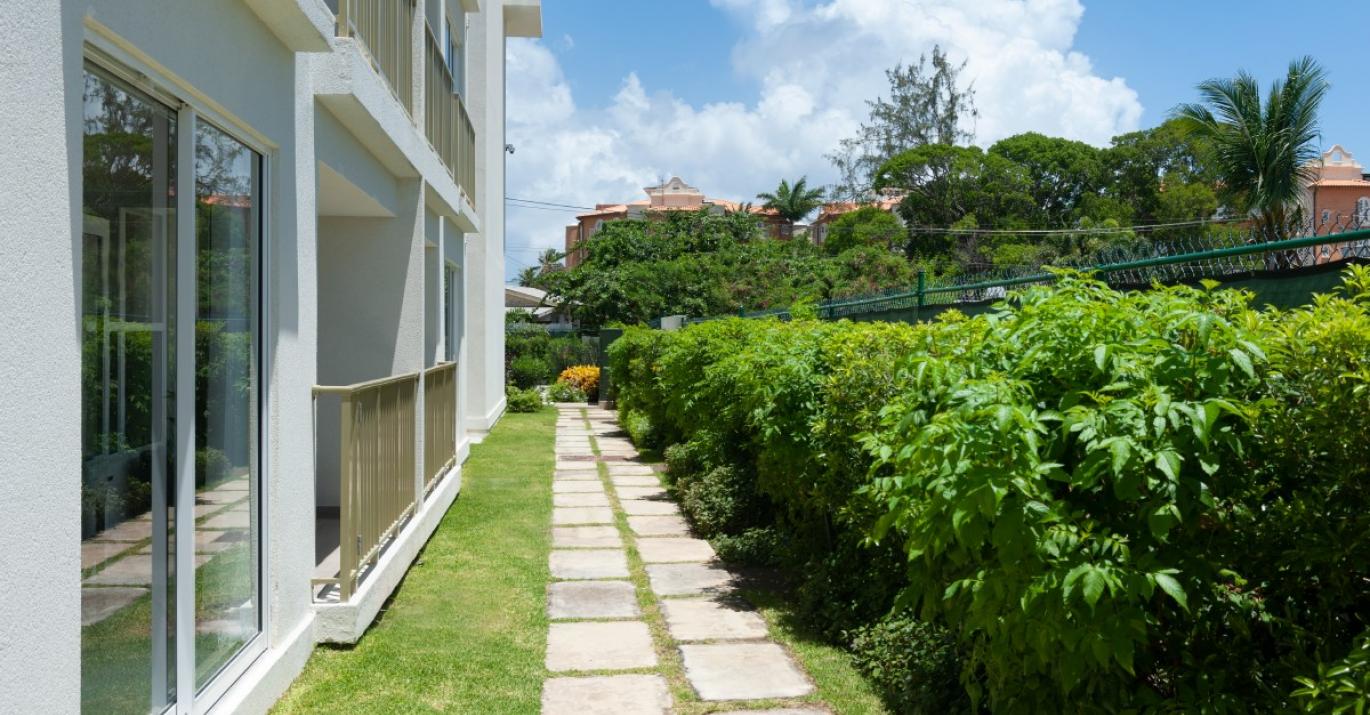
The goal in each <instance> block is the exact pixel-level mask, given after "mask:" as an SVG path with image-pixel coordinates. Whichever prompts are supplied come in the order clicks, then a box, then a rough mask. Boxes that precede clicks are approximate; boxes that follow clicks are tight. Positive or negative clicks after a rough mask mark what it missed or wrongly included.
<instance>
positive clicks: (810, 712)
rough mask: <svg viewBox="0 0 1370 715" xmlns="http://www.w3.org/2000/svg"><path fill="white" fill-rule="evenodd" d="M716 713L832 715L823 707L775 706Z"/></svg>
mask: <svg viewBox="0 0 1370 715" xmlns="http://www.w3.org/2000/svg"><path fill="white" fill-rule="evenodd" d="M714 715H832V714H830V712H829V711H826V710H822V708H774V710H730V711H727V712H715V714H714Z"/></svg>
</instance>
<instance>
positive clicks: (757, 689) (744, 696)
mask: <svg viewBox="0 0 1370 715" xmlns="http://www.w3.org/2000/svg"><path fill="white" fill-rule="evenodd" d="M680 656H681V659H682V660H684V662H685V678H686V679H687V680H689V681H690V685H692V686H694V689H695V692H696V693H699V697H700V699H702V700H760V699H762V698H797V697H799V696H801V695H808V694H809V693H811V692H813V684H811V683H810V682H809V680H808V678H806V677H804V673H803V672H802V671H800V670H799V668H798V667H797V666H795V664H794V662H793V661H792V660H790V656H789V654H787V653H786V652H785V650H784V649H783V648H781V647H780V646H778V645H776V644H774V643H719V644H696V645H682V646H680Z"/></svg>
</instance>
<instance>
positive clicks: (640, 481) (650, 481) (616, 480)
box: [609, 467, 661, 488]
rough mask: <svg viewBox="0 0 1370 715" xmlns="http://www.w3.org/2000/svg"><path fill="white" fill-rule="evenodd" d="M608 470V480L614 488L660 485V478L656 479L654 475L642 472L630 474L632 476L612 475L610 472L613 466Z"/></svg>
mask: <svg viewBox="0 0 1370 715" xmlns="http://www.w3.org/2000/svg"><path fill="white" fill-rule="evenodd" d="M609 471H610V472H611V473H610V475H609V481H611V482H613V484H614V487H615V488H618V487H660V486H661V480H660V479H658V478H656V477H655V476H647V475H645V474H642V475H632V476H626V477H625V476H614V475H613V474H612V472H613V468H612V467H611V468H610V470H609Z"/></svg>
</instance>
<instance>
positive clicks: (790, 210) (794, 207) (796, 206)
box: [756, 177, 823, 223]
mask: <svg viewBox="0 0 1370 715" xmlns="http://www.w3.org/2000/svg"><path fill="white" fill-rule="evenodd" d="M808 181H809V179H808V177H801V178H800V179H799V181H796V182H794V186H793V187H791V186H790V182H788V181H786V180H784V179H781V180H780V186H778V187H776V189H775V192H774V193H763V194H757V195H756V198H758V199H761V200H762V201H764V202H765V203H763V204H762V205H761V206H762V208H766V209H770V210H772V211H774V212H775V213H776V215H778V216H780V217H781V218H783V219H785V220H786V221H790V222H791V223H793V222H796V221H802V220H803V219H804V217H805V216H808V215H809V214H811V213H813V210H814V209H816V208H818V207H819V206H822V205H823V190H822V189H810V188H809V187H808Z"/></svg>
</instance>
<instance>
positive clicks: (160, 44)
mask: <svg viewBox="0 0 1370 715" xmlns="http://www.w3.org/2000/svg"><path fill="white" fill-rule="evenodd" d="M424 2H425V0H421V2H420V8H421V13H420V16H419V17H420V18H422V16H423V12H422V9H423V7H424ZM426 2H437V0H426ZM518 4H519V5H520V6H521V7H524V8H527V7H530V6H533V5H535V3H530V0H521V1H520V2H519V3H518ZM481 9H482V12H481V13H480V14H477V15H475V16H473V17H472V18H471V28H472V31H471V43H470V47H468V50H467V59H468V61H467V64H466V66H467V69H468V82H467V86H468V90H469V91H468V92H467V97H468V109H469V111H470V114H471V116H472V119H473V121H474V122H475V124H476V129H477V132H478V136H477V147H478V152H477V182H478V196H479V206H478V209H479V211H478V212H476V213H474V214H473V213H472V211H471V207H470V206H469V205H466V204H465V202H464V201H462V200H461V199H460V192H459V191H458V190H457V188H456V186H455V184H454V183H453V182H452V181H451V179H450V177H448V176H447V175H446V173H445V170H444V169H443V168H442V166H441V163H440V161H439V160H438V159H437V157H436V154H434V153H433V152H432V151H431V149H429V148H428V147H427V145H426V142H425V141H424V140H423V137H422V133H421V126H422V122H421V121H419V122H418V123H417V125H418V126H416V123H415V122H414V120H413V118H411V117H410V116H408V115H405V114H404V113H403V111H402V110H399V109H398V104H397V103H395V102H394V100H393V98H392V97H389V96H388V95H386V94H383V93H381V92H379V91H377V88H382V89H383V88H384V86H383V84H380V82H379V80H378V78H376V77H375V76H374V75H367V74H366V73H365V72H359V71H358V68H362V69H366V67H365V65H364V63H362V62H359V61H358V56H357V55H356V49H355V48H354V47H351V46H350V43H349V42H339V41H337V40H335V39H331V35H332V30H333V28H332V22H333V19H332V17H331V16H330V15H329V13H328V12H327V10H326V8H325V7H324V5H323V3H322V2H320V1H319V0H221V1H219V2H208V1H207V0H195V1H193V2H187V1H186V0H26V1H25V2H5V3H0V27H3V28H5V32H6V45H5V48H4V49H3V50H0V131H3V132H4V135H5V136H8V137H11V138H12V140H11V141H7V142H4V143H3V148H0V162H2V163H0V165H3V166H7V167H11V168H12V169H13V168H15V167H22V171H15V170H11V171H7V172H0V235H3V236H6V237H8V238H7V240H5V241H0V265H4V266H6V267H7V277H6V279H5V280H4V281H0V324H2V325H4V326H5V327H6V331H7V333H8V334H9V335H10V336H11V339H8V340H0V399H3V400H4V402H5V404H8V405H11V406H22V408H21V409H13V408H12V409H9V410H5V411H0V451H2V452H3V453H4V454H5V455H6V467H5V468H4V469H3V471H2V472H0V574H3V588H0V591H3V598H0V712H16V713H18V712H52V713H62V712H76V711H78V710H79V707H80V691H81V687H80V685H81V679H80V678H81V672H80V657H81V652H80V642H81V641H80V639H81V595H80V580H79V574H80V557H79V554H80V545H81V525H80V513H81V505H80V490H79V485H80V477H79V475H80V473H81V428H80V425H81V400H80V394H81V385H80V374H81V340H80V323H79V319H80V300H79V298H80V296H79V295H78V293H79V290H80V288H79V285H80V280H79V276H80V260H81V251H82V248H81V246H82V244H81V227H82V186H81V175H82V171H81V166H82V164H81V152H82V146H83V140H82V129H83V127H82V118H83V111H82V107H83V97H82V71H83V66H84V57H85V52H86V44H87V43H88V42H98V43H100V44H101V45H102V46H106V47H108V48H111V49H113V50H114V51H115V54H116V55H118V59H121V60H124V59H126V60H127V61H128V62H129V63H130V64H131V65H133V66H134V69H136V70H138V71H141V72H144V73H145V74H147V75H148V77H149V79H150V81H151V82H152V83H153V84H155V85H156V86H157V87H159V88H160V89H162V90H165V91H167V92H169V93H172V94H175V95H177V96H180V97H183V98H184V99H185V101H187V102H189V103H190V104H191V105H192V106H193V107H195V108H196V109H197V110H198V111H200V112H202V113H203V115H204V116H207V117H213V118H215V119H216V120H217V121H216V123H219V124H221V126H222V128H224V129H226V130H227V131H228V132H229V133H230V134H232V135H234V136H237V137H238V138H240V139H244V140H249V143H252V144H254V145H256V146H258V147H261V148H263V149H264V150H265V162H264V178H265V194H264V210H265V214H264V215H265V227H264V228H265V230H264V232H263V241H264V244H263V252H262V260H263V262H264V264H263V269H264V275H263V285H264V288H265V291H266V299H267V300H266V302H265V303H264V304H263V306H262V318H263V334H262V339H263V343H264V350H265V352H266V357H265V361H264V364H263V366H262V373H261V377H262V380H263V387H264V390H263V397H264V401H263V405H264V414H263V418H262V419H263V421H262V435H261V439H262V448H263V454H264V457H265V459H264V461H265V465H264V469H263V472H262V490H261V495H262V504H263V506H262V518H263V522H262V525H261V526H262V536H263V543H262V559H263V564H264V565H263V568H264V573H263V581H262V584H261V589H262V591H261V598H262V605H263V609H264V625H265V632H264V634H263V637H262V638H263V642H264V644H265V650H264V651H263V652H261V654H260V655H259V656H258V657H257V658H256V660H255V661H253V662H252V663H251V664H250V665H249V667H248V668H247V669H246V670H245V671H241V672H239V673H235V674H234V675H235V677H237V680H236V681H234V682H233V683H231V685H230V687H229V688H228V689H227V691H226V692H225V693H224V695H223V697H222V698H221V699H220V700H218V701H217V705H216V704H214V703H197V704H195V706H194V709H195V710H196V711H202V710H205V709H207V708H209V707H210V706H211V705H215V707H216V710H215V711H222V712H261V711H264V710H266V709H267V708H269V707H270V705H271V703H273V702H274V701H275V699H276V698H277V697H279V695H280V693H282V692H283V691H284V689H285V688H286V687H288V685H289V683H290V682H291V681H292V680H293V679H294V677H295V676H296V675H297V674H298V672H299V671H300V669H301V668H302V667H303V666H304V663H305V660H306V659H307V658H308V655H309V653H310V650H311V649H312V646H313V643H314V641H315V640H316V639H319V638H329V639H341V640H346V639H347V638H346V635H347V633H346V632H345V631H346V629H341V630H338V631H336V632H330V633H323V632H321V631H326V630H327V627H321V626H318V625H317V624H318V623H319V620H320V615H319V614H320V613H323V614H324V615H325V616H326V618H324V620H326V621H328V622H329V623H335V622H336V623H343V622H344V621H346V620H347V618H352V619H353V621H354V622H353V624H352V627H353V628H364V626H365V623H366V622H369V620H370V618H371V617H373V616H374V613H375V608H377V607H378V606H379V604H380V603H381V602H383V600H384V598H385V596H386V595H387V594H388V592H389V589H391V588H393V587H394V585H395V584H397V583H398V580H399V577H400V576H401V575H402V574H403V572H404V569H405V568H407V566H408V563H409V561H410V560H411V559H412V557H413V554H414V553H416V552H417V549H418V548H419V547H420V546H421V545H422V543H423V541H424V540H426V539H427V537H428V535H429V534H430V533H431V531H432V529H433V528H436V525H437V523H438V521H439V519H440V517H441V513H442V512H443V511H445V509H446V507H447V505H448V504H450V503H451V500H452V499H453V498H454V497H455V495H456V492H457V490H458V489H459V488H460V475H459V474H457V475H451V476H450V477H449V478H448V480H447V482H446V484H445V485H444V486H442V487H440V488H439V489H438V490H437V491H435V492H434V495H433V497H432V498H431V504H430V505H426V506H425V509H424V510H422V511H421V513H420V515H419V516H418V517H416V518H415V520H414V523H413V524H412V525H411V527H410V528H407V529H406V530H405V536H404V537H402V538H403V539H404V540H405V541H404V543H402V544H400V547H399V548H396V549H395V550H394V557H393V558H392V559H391V560H390V561H388V562H386V563H383V564H382V566H381V567H380V568H378V571H379V572H380V573H379V574H378V575H377V577H376V578H375V579H374V580H373V581H372V584H373V586H372V587H371V588H370V589H369V591H372V592H374V593H369V594H368V595H367V596H366V597H367V598H368V599H370V600H369V601H368V603H367V604H362V605H361V606H360V607H359V608H358V609H357V610H356V612H355V613H344V612H341V611H340V610H339V609H337V608H334V609H332V610H331V611H329V610H327V609H325V610H324V611H321V610H320V608H319V607H318V606H316V605H315V604H313V603H312V600H311V596H310V587H309V578H310V576H311V574H312V572H313V569H314V560H315V554H314V548H313V547H314V531H313V524H314V514H315V507H316V499H315V484H314V465H315V456H316V455H315V451H314V449H313V439H312V435H311V434H310V432H309V427H308V426H309V425H310V424H311V422H312V418H313V409H312V399H311V394H310V389H311V387H312V386H313V385H315V384H322V383H332V384H343V383H346V382H351V381H354V380H359V379H366V378H370V377H379V376H383V375H384V374H394V373H396V372H405V371H411V370H417V369H420V368H422V367H425V366H426V365H428V364H430V363H431V361H432V359H435V358H440V357H441V356H442V355H443V346H442V345H441V339H440V338H439V339H438V340H437V343H436V344H435V343H434V341H433V340H432V339H431V337H430V336H431V333H432V330H433V328H434V326H436V329H437V330H438V334H439V336H440V335H441V330H442V315H441V313H439V314H438V315H433V314H432V311H433V308H434V304H435V302H436V304H437V306H438V307H443V301H442V299H441V296H442V284H441V280H442V275H443V274H442V268H443V266H444V265H445V264H446V263H454V264H457V265H458V266H460V271H459V274H460V276H461V277H460V279H459V281H460V282H459V286H460V287H461V288H463V289H464V290H463V294H462V295H461V296H460V297H459V298H458V300H457V304H458V308H459V310H461V311H462V314H461V316H459V317H458V319H457V320H456V321H455V322H456V324H457V326H458V329H459V333H458V335H457V339H458V340H459V344H458V346H457V355H458V361H459V368H458V373H459V374H458V385H459V392H458V430H459V434H458V450H459V461H460V458H464V455H465V453H466V450H467V449H468V445H469V440H468V439H467V436H466V429H467V425H470V426H471V427H472V428H476V429H488V428H489V427H490V426H491V424H492V423H493V421H494V420H495V419H497V418H498V416H499V414H500V413H501V412H502V410H503V404H504V396H503V337H504V331H503V308H502V306H503V297H502V285H503V275H504V266H503V223H504V219H503V200H504V186H503V184H504V174H503V159H504V153H503V146H504V132H503V120H504V114H503V112H504V106H503V86H504V77H503V67H504V62H503V51H504V42H503V37H504V17H503V3H502V1H501V0H485V1H484V2H482V3H481ZM436 14H437V16H438V17H439V18H441V17H442V15H443V13H442V11H441V9H439V11H438V12H437V13H436ZM421 22H422V20H421V19H420V20H419V23H420V26H421ZM421 42H422V36H421V35H418V36H416V42H415V54H416V55H417V57H416V60H417V61H416V63H415V83H416V87H417V88H418V89H419V90H421V88H422V68H423V67H424V64H423V62H422V58H423V54H422V48H423V46H422V44H421ZM330 46H331V47H330ZM367 71H369V70H367ZM419 95H420V97H419V98H416V101H415V102H414V105H415V112H414V116H415V117H419V118H420V119H421V117H422V99H421V91H420V92H419ZM320 97H323V98H325V99H326V101H328V102H331V103H333V104H331V105H330V106H334V105H336V106H338V107H341V108H342V111H344V112H348V113H350V114H349V115H348V116H349V118H350V119H351V123H350V124H349V123H348V122H345V121H343V122H340V121H339V119H338V118H337V117H336V116H334V114H333V113H332V111H331V110H325V109H323V105H322V104H321V101H323V100H321V99H320ZM387 102H388V103H389V104H387ZM359 128H360V129H359ZM358 147H361V149H360V150H359V149H358ZM320 162H325V163H328V167H329V170H330V171H332V172H336V173H339V174H342V175H345V176H346V177H347V179H348V180H349V181H351V182H352V183H353V184H354V185H355V186H357V187H359V188H360V189H362V190H363V192H364V193H365V194H366V195H367V196H369V197H370V198H371V199H373V200H374V203H375V205H376V206H380V207H381V208H382V210H383V211H384V212H386V213H388V214H390V215H389V216H386V217H384V218H367V219H361V218H356V217H339V216H328V217H322V218H321V217H320V215H319V213H320V207H319V205H318V204H319V195H318V191H319V190H318V182H319V176H318V174H319V171H320V168H319V164H320ZM492 162H493V163H492ZM430 217H431V218H430ZM373 221H381V222H385V223H386V228H385V229H384V230H383V231H380V232H379V234H380V235H377V232H374V231H369V230H368V229H369V228H371V227H372V226H371V224H370V222H373ZM433 226H436V228H437V229H438V230H437V232H436V234H434V232H433V231H432V227H433ZM481 228H484V229H485V232H484V233H483V234H478V233H473V232H471V231H472V229H481ZM426 244H429V245H430V246H431V247H430V248H427V249H426ZM425 250H428V251H431V252H433V253H432V254H431V255H432V256H433V257H435V258H436V262H435V263H436V265H434V264H433V263H432V262H430V260H429V258H430V254H426V253H425ZM349 256H350V258H351V260H347V259H348V258H349ZM379 266H384V267H385V269H384V271H383V273H384V275H385V278H386V280H384V281H378V280H377V279H376V273H377V271H378V267H379ZM363 268H365V269H366V270H362V269H363ZM435 268H436V270H434V269H435ZM434 280H436V281H437V284H436V291H429V290H428V289H427V286H431V285H432V282H433V281H434ZM434 295H436V296H437V300H436V301H435V300H434V297H433V296H434ZM379 306H383V307H384V309H383V310H382V309H381V308H380V307H379ZM435 319H436V320H435ZM462 328H465V330H462ZM14 336H19V338H18V339H14ZM371 340H374V341H375V344H372V343H371V342H370V341H371ZM324 356H327V357H326V358H325V357H324ZM420 439H421V434H420ZM420 454H421V452H420ZM418 461H419V463H420V464H421V459H420V460H418ZM339 633H341V636H339ZM354 637H355V636H354ZM183 706H184V707H186V708H187V709H189V708H190V707H191V706H190V705H189V704H183Z"/></svg>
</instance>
